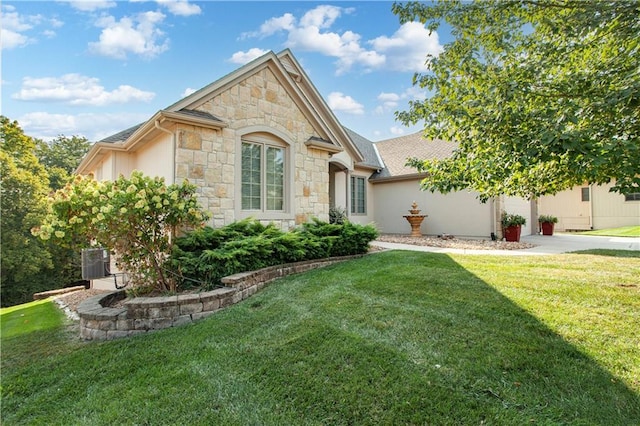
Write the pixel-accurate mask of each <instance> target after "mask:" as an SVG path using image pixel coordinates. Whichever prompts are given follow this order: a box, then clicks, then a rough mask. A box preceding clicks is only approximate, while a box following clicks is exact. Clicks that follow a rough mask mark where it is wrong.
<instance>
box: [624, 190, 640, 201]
mask: <svg viewBox="0 0 640 426" xmlns="http://www.w3.org/2000/svg"><path fill="white" fill-rule="evenodd" d="M624 200H625V201H640V192H632V193H631V194H626V195H625V196H624Z"/></svg>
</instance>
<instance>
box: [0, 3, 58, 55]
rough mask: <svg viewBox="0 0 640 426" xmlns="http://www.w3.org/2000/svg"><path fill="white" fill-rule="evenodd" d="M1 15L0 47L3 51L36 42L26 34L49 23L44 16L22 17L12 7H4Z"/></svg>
mask: <svg viewBox="0 0 640 426" xmlns="http://www.w3.org/2000/svg"><path fill="white" fill-rule="evenodd" d="M1 11H2V13H0V45H1V47H2V49H14V48H17V47H23V46H26V45H28V44H31V43H34V42H36V39H35V38H33V37H31V36H29V35H27V34H24V33H26V32H28V31H30V30H33V29H34V27H35V26H38V25H41V24H42V23H46V22H48V21H47V20H46V19H44V18H43V17H42V15H21V14H19V13H18V12H17V11H16V8H15V7H14V6H11V5H2V9H1Z"/></svg>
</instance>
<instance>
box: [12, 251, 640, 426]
mask: <svg viewBox="0 0 640 426" xmlns="http://www.w3.org/2000/svg"><path fill="white" fill-rule="evenodd" d="M639 275H640V259H635V258H625V257H610V256H599V255H589V256H586V255H583V254H566V255H559V256H544V257H543V256H540V257H529V256H522V257H520V256H518V257H501V256H469V255H467V256H465V255H444V254H434V253H417V252H401V251H396V252H383V253H378V254H375V255H371V256H367V257H365V258H362V259H358V260H355V261H350V262H347V263H342V264H339V265H334V266H331V267H327V268H324V269H320V270H316V271H312V272H309V273H305V274H301V275H297V276H291V277H287V278H284V279H281V280H279V281H277V282H275V283H273V284H271V285H270V286H269V287H268V288H266V289H265V290H263V291H262V292H260V293H258V294H256V295H254V296H252V297H251V298H250V299H248V300H246V301H244V302H242V303H240V304H238V305H236V306H233V307H231V308H228V309H226V310H224V311H221V312H219V313H217V314H216V315H214V316H212V317H210V318H208V319H206V320H203V321H200V322H198V323H195V324H192V325H187V326H183V327H179V328H175V329H169V330H164V331H159V332H156V333H153V334H149V335H144V336H139V337H135V338H131V339H125V340H118V341H112V342H102V343H98V342H93V343H83V342H81V341H79V340H78V339H77V338H70V337H69V335H68V334H67V333H68V331H67V329H66V328H65V327H59V328H55V329H50V330H47V331H45V332H44V333H46V334H47V335H48V336H49V345H48V347H45V346H36V347H35V348H29V347H28V345H25V344H24V341H25V340H29V339H31V336H32V335H33V334H38V333H43V332H34V333H31V334H27V335H16V336H13V337H7V338H5V336H4V335H3V336H2V347H3V357H2V367H3V368H2V404H3V407H2V410H3V412H2V417H3V424H6V425H12V424H60V425H74V424H77V425H80V424H82V425H85V424H196V425H197V424H202V425H208V424H219V425H226V424H234V425H235V424H242V425H251V424H260V425H280V424H291V425H299V424H304V425H323V424H332V425H342V424H344V425H347V424H358V425H366V424H444V425H446V424H452V425H453V424H456V425H457V424H480V423H483V424H525V423H535V424H590V425H591V424H603V425H604V424H606V425H616V424H618V425H631V424H639V423H640V337H639V336H638V333H637V324H638V322H639V320H640V317H639V315H640V289H639V287H638V285H639V283H638V279H637V277H638V276H639ZM32 350H35V353H33V352H32ZM6 355H10V356H9V357H7V356H6Z"/></svg>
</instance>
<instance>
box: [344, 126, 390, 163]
mask: <svg viewBox="0 0 640 426" xmlns="http://www.w3.org/2000/svg"><path fill="white" fill-rule="evenodd" d="M344 130H345V131H346V132H347V134H348V135H349V137H350V138H351V141H352V142H353V143H354V145H355V146H356V147H357V148H358V150H359V151H360V152H361V153H362V156H363V160H362V161H361V162H359V163H357V164H358V166H360V167H366V168H369V169H375V170H381V169H382V168H384V164H383V163H382V160H381V159H380V157H379V156H378V153H377V152H376V149H375V147H374V145H373V142H371V141H370V140H369V139H367V138H365V137H364V136H362V135H360V134H358V133H356V132H354V131H353V130H351V129H349V128H347V127H344Z"/></svg>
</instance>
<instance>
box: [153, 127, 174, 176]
mask: <svg viewBox="0 0 640 426" xmlns="http://www.w3.org/2000/svg"><path fill="white" fill-rule="evenodd" d="M154 125H155V126H156V129H158V130H160V131H161V132H164V133H167V134H169V135H171V150H172V152H173V155H172V158H171V162H172V166H173V167H171V176H170V179H169V181H170V182H171V184H174V183H176V135H175V133H173V132H172V131H171V130H169V129H165V128H164V127H162V126H160V120H156V121H155V122H154Z"/></svg>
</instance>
